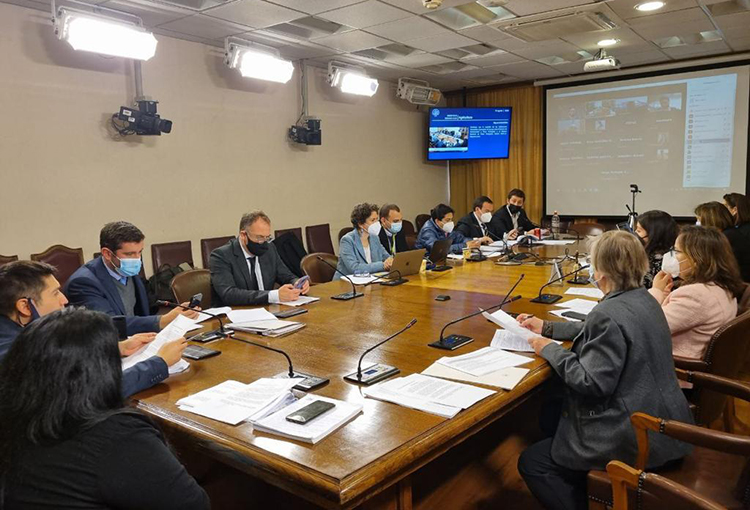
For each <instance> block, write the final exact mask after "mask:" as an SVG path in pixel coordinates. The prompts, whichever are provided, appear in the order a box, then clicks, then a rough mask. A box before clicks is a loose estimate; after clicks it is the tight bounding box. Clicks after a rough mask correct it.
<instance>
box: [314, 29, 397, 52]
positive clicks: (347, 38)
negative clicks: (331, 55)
mask: <svg viewBox="0 0 750 510" xmlns="http://www.w3.org/2000/svg"><path fill="white" fill-rule="evenodd" d="M315 42H316V43H318V44H322V45H323V46H328V47H329V48H335V49H337V50H341V51H359V50H366V49H368V48H375V47H377V46H383V45H384V44H388V43H389V42H390V41H387V40H385V39H383V38H382V37H378V36H376V35H372V34H368V33H367V32H362V31H361V30H353V31H351V32H346V33H344V34H335V35H329V36H328V37H321V38H320V39H316V40H315Z"/></svg>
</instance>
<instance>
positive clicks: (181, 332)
mask: <svg viewBox="0 0 750 510" xmlns="http://www.w3.org/2000/svg"><path fill="white" fill-rule="evenodd" d="M199 327H200V326H198V325H196V324H195V321H193V320H192V319H188V318H187V317H185V316H184V315H178V316H177V318H176V319H175V320H173V321H172V322H170V323H169V324H168V325H167V327H166V328H164V329H162V330H161V331H160V332H159V334H158V335H156V338H155V339H154V340H153V341H152V342H151V343H149V344H147V345H144V346H143V347H141V348H140V349H138V350H137V351H136V352H135V353H133V354H131V355H130V356H128V357H127V358H123V359H122V369H123V370H127V369H128V368H130V367H132V366H133V365H135V364H136V363H140V362H141V361H145V360H147V359H149V358H152V357H154V356H156V355H157V353H158V352H159V349H161V347H162V346H163V345H164V344H165V343H167V342H174V341H175V340H177V339H178V338H180V337H183V336H185V333H187V332H188V331H190V330H193V329H196V328H199ZM188 368H190V363H188V362H187V361H185V360H184V359H180V361H178V362H177V363H175V364H174V365H172V366H171V367H169V374H170V375H174V374H178V373H180V372H184V371H185V370H187V369H188Z"/></svg>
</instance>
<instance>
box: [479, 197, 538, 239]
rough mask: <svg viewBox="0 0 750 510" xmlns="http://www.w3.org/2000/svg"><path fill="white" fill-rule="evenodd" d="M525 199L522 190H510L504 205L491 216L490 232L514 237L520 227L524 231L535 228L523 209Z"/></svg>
mask: <svg viewBox="0 0 750 510" xmlns="http://www.w3.org/2000/svg"><path fill="white" fill-rule="evenodd" d="M525 201H526V194H525V193H524V192H523V191H522V190H520V189H517V188H514V189H512V190H510V193H508V202H507V203H506V204H505V207H501V208H500V209H498V211H497V212H496V213H495V214H494V215H493V216H492V221H490V230H491V231H492V233H493V234H495V235H496V236H498V237H504V238H505V239H515V238H517V237H518V234H519V230H520V229H523V231H524V232H526V231H529V230H531V229H533V228H536V227H537V226H536V225H534V224H533V223H532V222H531V220H529V217H528V216H526V211H524V210H523V203H524V202H525Z"/></svg>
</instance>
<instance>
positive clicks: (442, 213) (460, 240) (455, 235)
mask: <svg viewBox="0 0 750 510" xmlns="http://www.w3.org/2000/svg"><path fill="white" fill-rule="evenodd" d="M447 238H450V240H451V249H450V252H451V253H461V252H463V249H464V248H478V247H479V244H480V242H479V241H472V240H467V239H466V238H465V237H464V235H463V234H462V233H461V232H458V231H456V230H453V209H451V208H450V206H447V205H445V204H438V205H437V206H436V207H435V208H434V209H433V210H432V211H430V219H429V220H428V221H427V222H426V223H425V224H424V225H422V229H421V230H420V231H419V236H417V243H416V245H415V247H416V248H424V249H426V250H427V253H428V254H429V253H430V252H431V251H432V245H433V244H435V242H436V241H440V240H442V239H447Z"/></svg>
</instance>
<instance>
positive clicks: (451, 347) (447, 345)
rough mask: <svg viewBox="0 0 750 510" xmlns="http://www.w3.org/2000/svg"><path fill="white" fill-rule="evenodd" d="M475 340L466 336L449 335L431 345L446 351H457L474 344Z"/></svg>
mask: <svg viewBox="0 0 750 510" xmlns="http://www.w3.org/2000/svg"><path fill="white" fill-rule="evenodd" d="M473 341H474V339H473V338H471V337H470V336H466V335H448V336H446V337H444V338H443V339H442V340H436V341H434V342H432V343H430V344H427V345H429V346H430V347H435V348H436V349H445V350H446V351H455V350H456V349H458V348H459V347H461V346H463V345H466V344H468V343H471V342H473Z"/></svg>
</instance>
